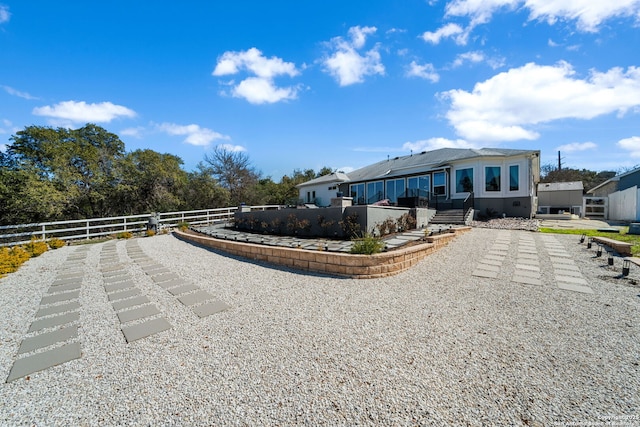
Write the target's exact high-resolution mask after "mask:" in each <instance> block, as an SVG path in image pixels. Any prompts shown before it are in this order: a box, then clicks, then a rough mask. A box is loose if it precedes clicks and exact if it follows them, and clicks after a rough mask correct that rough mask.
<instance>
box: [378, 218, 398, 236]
mask: <svg viewBox="0 0 640 427" xmlns="http://www.w3.org/2000/svg"><path fill="white" fill-rule="evenodd" d="M376 228H377V229H378V234H380V235H381V236H384V235H386V234H391V233H395V232H396V230H397V225H396V222H395V221H394V220H393V218H387V219H385V220H384V221H382V222H381V223H380V224H378V225H377V226H376Z"/></svg>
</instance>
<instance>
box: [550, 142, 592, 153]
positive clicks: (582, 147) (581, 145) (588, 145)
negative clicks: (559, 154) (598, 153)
mask: <svg viewBox="0 0 640 427" xmlns="http://www.w3.org/2000/svg"><path fill="white" fill-rule="evenodd" d="M597 147H598V146H597V145H596V144H594V143H593V142H572V143H570V144H564V145H561V146H559V147H558V148H556V151H566V152H568V153H571V152H575V151H586V150H592V149H594V148H597Z"/></svg>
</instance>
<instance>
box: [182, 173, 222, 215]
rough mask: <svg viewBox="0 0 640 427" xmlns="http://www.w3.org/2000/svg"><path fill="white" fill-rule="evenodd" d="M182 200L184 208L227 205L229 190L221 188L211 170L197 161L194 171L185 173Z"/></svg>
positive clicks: (211, 207) (210, 207)
mask: <svg viewBox="0 0 640 427" xmlns="http://www.w3.org/2000/svg"><path fill="white" fill-rule="evenodd" d="M182 200H183V206H184V209H186V210H196V209H213V208H222V207H228V206H229V190H227V189H225V188H222V187H221V186H220V184H218V182H217V181H216V180H215V179H214V178H213V176H212V173H211V170H210V169H209V168H207V167H206V166H205V165H204V164H203V163H199V164H198V166H197V168H196V170H195V171H194V172H189V173H188V174H187V184H186V186H185V187H184V189H183V194H182Z"/></svg>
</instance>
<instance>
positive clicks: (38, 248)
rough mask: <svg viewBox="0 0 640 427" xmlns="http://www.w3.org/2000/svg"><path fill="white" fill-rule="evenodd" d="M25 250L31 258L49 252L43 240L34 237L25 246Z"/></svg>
mask: <svg viewBox="0 0 640 427" xmlns="http://www.w3.org/2000/svg"><path fill="white" fill-rule="evenodd" d="M24 250H25V251H27V253H28V254H29V256H30V257H37V256H40V255H42V254H43V253H45V252H46V251H48V250H49V247H48V246H47V244H46V243H45V242H44V241H43V240H37V239H36V238H35V237H32V238H31V241H30V242H29V243H27V244H25V245H24Z"/></svg>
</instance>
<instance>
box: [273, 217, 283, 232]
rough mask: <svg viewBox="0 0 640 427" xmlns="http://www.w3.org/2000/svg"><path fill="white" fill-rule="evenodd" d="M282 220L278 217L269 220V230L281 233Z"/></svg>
mask: <svg viewBox="0 0 640 427" xmlns="http://www.w3.org/2000/svg"><path fill="white" fill-rule="evenodd" d="M281 228H282V220H281V219H280V218H274V219H273V220H272V221H271V232H272V233H275V234H280V233H282V230H281Z"/></svg>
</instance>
